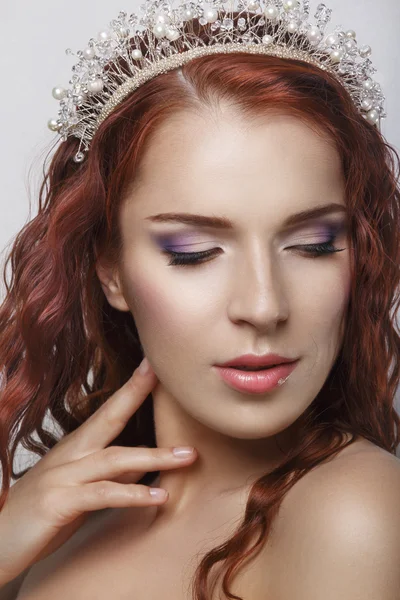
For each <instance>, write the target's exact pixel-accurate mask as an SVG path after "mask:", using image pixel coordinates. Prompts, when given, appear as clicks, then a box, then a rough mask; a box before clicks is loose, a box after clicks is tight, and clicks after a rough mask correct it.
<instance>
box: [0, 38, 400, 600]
mask: <svg viewBox="0 0 400 600" xmlns="http://www.w3.org/2000/svg"><path fill="white" fill-rule="evenodd" d="M304 43H305V45H306V44H307V41H306V40H305V42H304ZM121 64H123V63H122V62H121ZM221 101H226V102H228V103H230V104H231V105H232V106H235V107H236V108H238V109H240V110H241V111H242V114H243V115H244V116H245V117H247V118H249V119H252V118H258V117H260V116H264V115H271V114H273V113H274V111H276V113H279V112H283V111H284V112H286V113H290V114H293V115H295V116H297V117H298V118H299V119H303V120H304V121H306V122H307V123H308V124H309V125H310V126H311V127H314V128H315V130H317V131H319V132H323V133H324V135H326V136H328V137H329V138H330V139H331V140H332V141H333V142H334V143H335V144H336V148H337V150H338V152H339V153H340V157H341V161H342V166H343V172H344V175H345V181H346V187H345V194H346V205H347V210H348V219H349V225H350V235H351V242H352V253H351V271H352V278H351V288H350V296H349V303H348V307H347V313H346V322H347V328H346V331H345V334H344V339H343V343H342V347H341V349H340V353H339V355H338V358H337V360H336V361H335V364H334V365H333V367H332V369H331V372H330V373H329V376H328V378H327V380H326V382H325V383H324V385H323V387H322V389H321V390H320V392H319V393H318V395H317V396H316V398H315V399H314V400H313V402H312V403H311V405H310V406H309V407H308V409H307V410H306V411H305V412H304V414H303V415H302V416H301V422H302V433H301V436H300V440H301V441H300V442H299V444H298V445H297V446H296V447H295V448H293V449H291V451H290V452H289V453H287V455H286V456H285V460H284V462H282V464H280V465H279V466H278V467H277V468H276V469H274V470H273V471H272V472H270V473H268V474H266V475H265V476H263V477H261V478H259V479H258V480H257V481H256V482H255V483H254V484H253V485H252V487H251V490H250V493H249V497H248V500H247V505H246V510H245V513H244V516H243V520H242V522H241V523H240V524H239V526H238V527H237V530H236V532H235V533H234V535H233V536H232V537H231V538H230V539H229V540H227V541H226V542H225V543H223V544H221V545H220V546H218V547H217V548H215V549H213V550H212V551H210V552H208V553H207V554H206V555H205V556H204V557H203V558H202V560H201V561H200V562H199V565H198V567H197V570H196V572H195V576H194V578H193V581H192V584H193V590H192V591H193V597H194V598H195V600H207V598H209V596H208V593H207V589H208V584H207V580H208V578H209V577H210V571H211V568H212V567H213V566H214V565H216V564H217V563H219V562H221V563H222V565H221V566H223V567H225V571H224V576H223V582H222V587H223V591H224V593H225V594H226V596H227V597H229V598H231V599H235V600H243V599H242V598H240V597H239V596H236V595H233V594H232V593H231V592H230V591H229V589H228V586H229V585H230V579H231V577H232V576H233V575H234V573H235V571H236V570H237V569H238V568H239V567H240V565H241V564H242V562H243V561H245V560H246V559H247V557H248V556H249V555H250V554H252V553H253V552H255V551H256V550H257V549H258V548H259V547H260V546H261V545H262V544H264V543H265V541H266V539H267V537H268V535H269V532H270V530H271V527H272V523H273V520H274V517H276V515H277V512H278V510H279V507H280V505H281V503H282V500H283V498H284V496H285V494H286V493H287V492H288V491H289V490H290V488H291V487H292V486H294V485H295V484H296V482H297V481H298V480H299V479H300V478H301V477H303V476H304V475H305V474H306V473H308V472H309V471H310V470H311V469H313V468H314V467H315V466H317V465H319V464H321V463H322V462H323V461H326V460H327V459H329V458H330V457H332V456H333V455H335V454H336V453H338V452H339V451H340V450H342V449H343V448H344V447H346V446H347V445H349V444H350V443H352V442H353V441H354V439H355V437H356V436H363V437H364V438H366V439H367V440H370V441H371V442H372V443H373V444H375V445H377V446H379V447H380V448H383V449H385V450H386V451H388V452H390V453H392V454H395V453H396V449H397V446H398V444H399V416H398V414H397V413H396V410H395V406H394V401H395V394H396V389H397V386H398V383H399V379H400V365H399V354H400V337H399V332H398V331H396V312H397V310H398V307H399V303H400V299H399V269H400V228H399V218H400V211H399V208H400V206H399V200H400V190H399V188H398V187H397V186H398V183H397V182H398V172H399V164H400V161H399V156H398V154H397V153H396V150H395V149H394V148H393V147H392V146H391V145H390V144H388V143H387V142H386V141H385V140H384V138H383V136H382V134H381V133H380V132H379V131H378V129H377V128H376V127H375V126H374V125H372V124H370V123H369V122H368V121H366V120H365V119H364V118H363V117H362V115H361V114H360V113H359V112H358V109H357V108H356V107H355V105H354V103H353V101H352V99H351V97H350V95H349V93H348V92H347V91H346V89H345V88H344V87H343V86H342V85H341V84H340V83H339V82H338V81H337V80H336V79H335V78H334V77H333V76H332V75H330V74H329V73H327V72H326V71H323V70H322V69H318V68H316V67H314V66H313V65H311V64H308V63H305V62H302V61H299V60H292V59H281V58H276V57H271V56H261V55H250V54H246V53H243V54H242V53H239V54H235V55H232V54H227V55H211V56H205V57H201V58H197V59H195V60H192V61H190V62H189V63H188V64H185V65H184V66H182V68H180V69H176V70H173V71H170V72H168V73H164V74H161V75H159V76H157V77H156V78H154V79H152V80H150V81H147V82H146V83H145V84H143V85H142V86H141V87H139V88H138V89H137V90H135V91H134V92H132V93H131V94H130V95H129V96H128V97H127V98H125V99H124V101H123V102H122V103H121V104H120V105H119V106H118V107H117V108H116V109H115V110H114V111H113V112H112V114H111V115H109V117H108V118H107V119H106V120H105V121H104V122H103V123H102V124H101V125H100V127H99V129H98V131H97V132H96V135H95V137H94V138H93V140H92V143H91V148H90V151H89V153H88V156H87V158H86V161H85V162H83V163H80V164H77V163H75V162H74V161H73V160H72V158H73V155H74V154H75V153H76V151H77V140H76V139H75V138H73V137H69V138H68V139H67V140H66V141H64V142H62V143H61V144H60V145H59V147H58V148H57V150H56V152H55V153H54V155H53V156H52V159H51V161H50V164H49V165H48V166H47V167H44V173H43V175H44V178H43V181H42V183H41V186H40V193H39V208H38V213H37V216H35V217H34V218H33V219H32V220H30V221H29V222H28V223H27V224H26V225H25V226H24V227H23V228H22V229H21V231H20V232H19V233H18V234H17V236H16V238H15V240H14V241H13V245H12V248H11V250H10V251H9V254H8V256H7V260H6V262H5V265H4V273H3V279H4V283H5V286H6V290H7V291H6V296H5V299H4V301H3V303H2V305H1V307H0V367H1V381H0V459H1V467H2V475H3V478H2V489H1V495H0V510H1V508H2V507H3V505H4V503H5V500H6V497H7V494H8V490H9V488H10V484H11V477H12V478H14V479H19V478H20V477H22V476H23V475H24V474H25V473H26V472H27V471H29V469H30V468H31V467H28V468H26V469H24V470H22V471H19V472H15V471H14V456H15V452H16V448H17V445H18V444H20V443H21V444H22V446H23V447H24V448H25V449H27V450H29V451H31V452H33V453H36V454H38V455H39V456H40V457H42V456H44V455H45V454H46V452H47V451H48V450H50V449H51V448H52V447H53V446H54V445H55V444H57V443H58V441H59V439H60V438H58V437H57V436H56V435H54V434H53V433H52V432H51V431H49V430H48V429H46V428H45V427H44V419H45V416H46V413H48V416H49V417H50V418H51V419H52V420H53V422H54V423H56V424H57V425H58V426H59V428H60V431H61V437H62V436H63V435H65V434H68V433H70V432H71V431H74V430H75V429H76V428H78V427H79V426H80V425H81V424H82V423H83V422H84V421H85V420H86V419H87V418H88V417H89V416H90V415H91V414H92V413H93V412H94V411H96V410H97V409H98V408H99V406H100V405H101V404H103V403H104V402H105V401H106V400H107V398H109V397H110V396H111V395H112V394H113V393H114V392H115V391H116V390H117V389H118V388H120V387H121V386H122V385H123V384H124V383H125V382H126V381H127V380H128V379H129V378H130V377H131V375H132V372H133V370H134V369H135V368H136V367H137V366H138V365H139V363H140V361H141V360H142V358H143V352H142V347H141V344H140V341H139V336H138V332H137V329H136V326H135V323H134V320H133V317H132V314H131V313H130V312H121V311H118V310H116V309H114V308H113V307H112V306H111V305H110V304H109V303H108V301H107V299H106V297H105V295H104V293H103V290H102V288H101V285H100V282H99V280H98V277H97V274H96V270H95V264H96V261H97V259H98V258H99V257H101V256H103V255H105V254H106V255H107V256H108V257H109V258H110V260H112V261H118V260H119V257H120V255H121V249H122V242H121V236H120V232H119V229H118V211H119V207H120V206H121V202H123V200H124V198H125V196H126V192H127V190H128V189H129V186H131V185H132V181H133V182H134V181H135V178H136V177H138V173H139V168H140V159H141V157H142V156H143V154H144V151H145V149H146V146H147V145H148V144H149V143H151V139H152V133H153V132H154V130H156V129H157V126H159V125H160V124H162V123H163V122H164V121H166V120H168V119H169V117H170V116H172V115H174V114H177V113H179V112H181V111H188V110H189V111H190V110H194V111H199V110H201V111H204V110H207V109H210V108H215V107H218V104H219V102H221ZM9 263H11V280H10V282H9V283H8V282H7V273H6V271H7V267H8V266H9ZM347 434H350V438H348V436H347ZM35 437H36V439H35ZM346 439H347V441H346ZM110 445H118V446H139V445H146V446H149V447H154V446H155V445H156V440H155V432H154V423H153V405H152V395H151V394H149V396H148V397H147V398H146V399H145V401H144V403H143V404H142V405H141V406H140V407H139V409H138V411H137V412H136V413H135V414H134V415H133V416H132V418H131V419H130V421H129V422H128V424H127V426H126V427H125V429H124V430H123V431H122V432H121V434H120V435H119V436H118V437H117V438H116V439H115V440H113V442H112V443H111V444H110ZM158 474H159V472H152V473H146V474H145V475H144V477H143V478H142V479H141V480H140V481H139V483H142V484H148V483H149V482H151V481H153V480H154V478H155V477H157V475H158ZM254 536H256V542H255V544H254V545H253V546H250V547H249V542H250V541H251V540H252V539H253V538H254Z"/></svg>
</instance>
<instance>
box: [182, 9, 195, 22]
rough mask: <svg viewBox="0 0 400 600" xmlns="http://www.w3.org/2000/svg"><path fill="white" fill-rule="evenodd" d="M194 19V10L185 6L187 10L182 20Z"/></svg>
mask: <svg viewBox="0 0 400 600" xmlns="http://www.w3.org/2000/svg"><path fill="white" fill-rule="evenodd" d="M192 19H194V10H192V9H191V8H185V10H184V11H183V17H182V20H183V21H191V20H192Z"/></svg>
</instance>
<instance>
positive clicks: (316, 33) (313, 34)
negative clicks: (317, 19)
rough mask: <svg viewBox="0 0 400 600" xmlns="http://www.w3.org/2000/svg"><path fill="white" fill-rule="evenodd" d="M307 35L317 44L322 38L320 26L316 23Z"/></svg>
mask: <svg viewBox="0 0 400 600" xmlns="http://www.w3.org/2000/svg"><path fill="white" fill-rule="evenodd" d="M307 37H308V39H309V41H310V42H311V43H312V44H315V43H317V42H319V41H320V40H321V37H322V36H321V32H320V30H319V29H318V27H315V26H314V25H313V26H312V27H311V28H310V29H309V30H308V31H307Z"/></svg>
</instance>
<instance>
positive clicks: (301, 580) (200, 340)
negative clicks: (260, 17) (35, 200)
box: [0, 3, 400, 600]
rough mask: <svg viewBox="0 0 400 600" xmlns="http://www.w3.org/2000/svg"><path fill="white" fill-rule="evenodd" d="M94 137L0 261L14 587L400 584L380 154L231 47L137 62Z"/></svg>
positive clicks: (279, 589) (350, 112)
mask: <svg viewBox="0 0 400 600" xmlns="http://www.w3.org/2000/svg"><path fill="white" fill-rule="evenodd" d="M286 4H289V3H286ZM289 8H290V9H291V6H290V7H289ZM285 10H286V9H285ZM236 17H237V14H235V19H236ZM214 22H215V21H214ZM236 23H237V20H236V21H235V24H236ZM271 27H272V29H271V32H272V33H274V35H275V34H276V30H275V29H274V28H273V27H274V26H273V24H272V25H271ZM350 37H352V36H349V38H350ZM310 52H311V49H310ZM81 114H84V111H83V109H82V111H81ZM87 139H89V138H87ZM82 140H84V136H82V137H81V141H82ZM86 141H87V140H86ZM90 142H91V143H90V151H89V152H88V154H87V157H86V161H83V160H82V156H80V157H79V160H75V161H73V160H71V159H72V158H73V157H74V156H75V157H77V149H76V140H72V139H68V140H67V139H65V140H64V143H63V144H62V145H61V146H60V148H59V149H58V150H57V152H56V153H55V156H54V157H53V158H52V162H51V165H50V169H49V172H48V175H47V177H46V180H48V184H49V188H48V190H47V196H46V200H45V202H44V203H42V195H43V193H44V189H45V187H44V185H43V186H42V190H41V203H40V207H39V214H38V216H37V217H36V218H35V219H34V220H33V221H31V222H30V223H29V224H28V225H27V226H26V227H25V228H24V230H23V231H22V232H21V234H20V235H19V236H18V238H17V240H16V242H15V244H14V247H13V249H12V252H11V255H10V258H11V260H12V266H13V281H12V284H11V285H10V286H8V288H7V296H6V298H5V300H4V302H3V305H2V308H1V312H0V334H1V340H2V343H1V344H0V357H1V364H2V365H4V369H3V372H4V373H5V377H4V379H3V384H2V395H1V405H0V408H1V412H0V417H1V424H2V427H1V430H2V437H1V446H0V448H1V453H0V454H1V459H2V468H3V490H2V496H1V499H2V502H1V507H2V509H1V512H0V540H1V541H0V577H2V579H0V581H1V582H2V584H3V588H2V591H3V593H4V595H5V594H7V593H8V594H14V595H13V596H10V595H9V597H18V599H19V600H24V599H27V598H29V599H30V600H36V599H39V598H40V599H41V600H44V599H46V600H47V599H49V598H53V597H55V596H57V598H61V599H64V598H65V599H66V598H71V597H73V598H76V599H80V598H82V599H83V598H96V599H102V598H110V597H112V598H116V599H120V598H121V599H122V598H128V597H129V598H132V597H134V598H135V599H137V600H142V599H144V598H146V599H149V598H151V599H153V598H156V597H160V596H161V597H162V598H163V599H171V600H172V599H174V600H181V599H182V600H183V599H185V600H186V599H188V598H192V597H193V598H195V599H196V600H205V599H211V598H212V599H213V600H214V598H217V597H221V596H218V594H219V593H220V592H221V591H223V593H224V594H225V595H226V597H229V598H243V599H244V598H246V599H247V598H248V599H250V598H251V600H259V599H261V598H263V599H264V598H273V599H279V600H280V599H282V600H289V599H291V600H292V599H293V598H296V600H303V599H305V598H307V599H308V600H317V599H320V598H324V600H329V599H333V598H335V599H336V598H341V599H343V600H345V599H350V598H351V599H354V598H361V597H362V598H367V597H368V598H379V599H380V600H386V599H387V600H389V598H390V599H392V598H394V597H395V594H396V593H397V590H398V584H399V579H398V577H399V575H398V568H397V565H398V561H399V552H400V546H399V541H398V537H399V536H398V528H399V526H400V518H399V515H398V498H399V494H400V469H399V461H398V459H397V458H396V456H395V452H396V448H397V446H398V443H399V437H398V430H396V426H397V427H398V425H399V418H398V415H397V413H396V411H395V409H394V396H395V392H396V388H397V385H398V382H399V378H400V367H399V353H400V345H399V335H398V333H397V331H396V328H395V314H392V312H391V311H392V308H397V307H398V295H397V296H396V294H398V283H399V264H400V234H399V228H398V218H399V199H400V195H399V189H398V187H397V185H396V177H395V158H394V157H396V158H397V160H398V156H397V155H396V153H395V151H394V149H393V148H392V147H391V146H390V145H389V144H387V143H386V142H385V141H384V139H383V137H382V136H381V134H380V133H379V131H378V130H377V128H376V127H375V126H374V124H373V123H372V122H370V121H369V120H368V119H364V118H363V116H362V115H361V114H360V112H359V111H358V109H357V107H356V105H355V103H354V98H353V97H352V96H351V95H350V93H349V91H348V90H347V89H346V88H345V87H344V86H343V85H342V84H341V83H340V82H339V81H338V80H337V79H335V77H334V76H333V75H332V74H331V73H329V72H328V71H325V70H323V69H321V68H318V66H316V65H315V64H311V63H307V62H304V61H302V60H299V59H294V58H282V57H278V56H272V55H264V56H260V55H251V54H250V53H245V52H243V53H239V54H235V55H234V56H233V55H232V54H217V55H215V56H212V55H208V56H207V55H206V56H201V57H197V58H195V59H193V60H191V61H188V62H187V63H185V64H184V65H182V66H181V67H179V68H176V69H171V70H169V71H168V72H166V73H162V74H159V75H158V76H156V77H153V78H152V79H151V80H148V81H146V83H143V84H142V85H140V87H138V88H137V89H135V90H134V91H133V92H132V93H131V94H129V95H127V96H126V97H125V98H123V99H122V100H120V102H119V104H118V106H115V107H114V109H113V111H112V113H110V114H109V115H108V117H107V118H105V119H104V120H103V122H102V123H100V124H99V127H98V130H97V131H96V133H95V135H94V136H93V139H92V140H90ZM390 151H392V152H393V155H394V156H392V154H391V153H390ZM249 355H251V356H250V357H249ZM144 357H146V358H145V360H144V362H143V363H142V364H144V365H145V366H146V364H147V365H148V366H149V369H148V371H147V373H144V374H143V373H141V372H140V370H138V369H137V367H138V365H139V363H141V361H142V359H143V358H144ZM257 358H258V360H256V359H257ZM235 359H236V360H235ZM284 360H285V361H286V363H288V364H286V366H279V367H276V368H273V367H271V366H270V365H271V364H278V363H279V364H280V363H282V361H284ZM233 362H234V365H233V367H232V366H231V367H229V365H232V364H233ZM224 364H225V367H224ZM226 365H228V366H226ZM255 365H256V366H255ZM391 366H392V369H391V372H390V377H388V375H389V367H391ZM263 367H264V368H263ZM266 367H267V368H266ZM259 369H261V370H262V373H259V374H258V375H257V374H256V370H259ZM245 370H247V371H249V370H250V371H251V372H250V373H248V374H244V371H245ZM132 372H133V375H132ZM47 410H49V411H50V414H51V416H52V418H53V419H54V420H55V421H56V422H57V423H58V425H59V426H60V428H61V437H60V438H59V439H57V438H56V437H55V436H54V435H53V434H52V433H51V432H50V431H48V430H47V429H45V428H44V427H43V420H44V416H45V413H46V411H47ZM17 426H18V427H17ZM17 429H18V434H17V435H16V436H15V440H13V442H12V443H11V438H12V433H13V432H14V431H17ZM34 430H37V433H38V436H39V438H40V443H38V440H35V439H34V438H33V437H32V433H33V431H34ZM20 441H22V442H23V444H24V447H26V448H28V449H30V450H33V451H35V452H37V453H38V454H39V455H40V456H41V458H40V460H39V461H38V462H37V464H35V465H34V466H33V467H30V468H28V469H25V470H24V471H23V472H20V473H14V470H13V468H12V458H13V456H14V453H15V448H16V445H17V444H18V443H19V442H20ZM177 446H184V447H185V446H192V447H194V448H195V451H194V452H193V453H192V454H190V453H189V454H183V455H181V456H180V457H175V456H174V454H173V452H172V449H173V448H174V447H177ZM11 475H12V476H14V477H16V478H17V481H16V483H15V484H14V485H13V486H12V487H11V488H10V477H11ZM150 486H151V487H152V488H156V489H161V490H166V491H167V494H166V495H165V494H164V496H159V497H157V495H154V496H152V495H151V494H150V493H149V487H150ZM377 561H379V563H378V568H376V564H377ZM21 584H22V585H21ZM18 589H19V592H18ZM11 590H13V591H11ZM0 591H1V590H0ZM17 594H18V596H17Z"/></svg>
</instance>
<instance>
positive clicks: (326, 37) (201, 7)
mask: <svg viewBox="0 0 400 600" xmlns="http://www.w3.org/2000/svg"><path fill="white" fill-rule="evenodd" d="M174 3H175V0H170V1H168V0H146V1H145V3H144V4H142V5H141V6H140V10H141V15H140V17H139V16H137V15H136V14H134V13H132V14H131V15H129V17H128V15H127V13H126V12H124V11H121V12H120V13H119V15H118V18H117V19H114V20H113V21H111V23H110V25H109V29H108V30H106V31H101V32H100V33H99V34H98V36H97V39H93V38H92V39H90V40H89V42H88V45H87V47H86V48H85V49H84V50H79V51H78V52H77V53H76V54H75V53H74V52H72V50H71V49H70V48H67V50H66V51H65V52H66V54H75V55H76V56H77V57H78V58H79V62H78V63H77V64H76V65H74V66H73V67H72V71H73V75H72V78H71V80H70V81H69V83H70V84H71V85H72V88H71V89H65V88H62V87H55V88H53V91H52V94H53V97H54V98H55V99H56V100H59V105H60V108H59V113H58V118H56V119H50V120H49V121H48V127H49V129H50V130H51V131H56V132H58V134H59V135H60V136H61V139H62V141H65V140H66V139H67V137H68V136H70V135H73V136H75V137H76V138H78V139H79V140H80V143H79V147H78V149H77V152H76V154H75V155H74V157H73V160H74V161H75V162H77V163H80V162H82V161H83V160H84V158H85V153H87V152H88V150H89V146H90V142H91V140H92V138H93V136H94V135H95V133H96V131H97V129H98V127H99V126H100V124H101V123H102V122H103V121H104V119H106V118H107V116H108V115H109V114H110V113H111V112H112V111H113V110H114V108H115V107H116V106H117V105H118V104H119V103H120V102H121V101H122V100H123V99H124V98H125V97H126V96H127V95H128V94H129V93H130V92H132V91H133V90H135V89H136V88H138V87H139V86H140V85H141V84H143V83H145V82H146V81H148V80H149V79H152V78H153V77H156V76H157V75H159V74H160V73H166V72H167V71H170V70H172V69H175V68H177V67H180V66H181V65H183V64H185V63H186V62H188V61H189V60H191V59H193V58H197V57H199V56H204V55H207V54H215V53H220V54H221V53H222V54H225V53H231V52H248V53H250V54H268V55H272V56H278V57H281V58H292V59H293V58H294V59H297V60H302V61H305V62H308V63H311V64H313V65H316V66H317V67H319V68H321V69H323V70H325V71H328V72H329V73H331V74H332V75H334V76H335V77H336V78H337V79H338V80H339V81H340V82H341V83H342V85H343V86H344V87H345V88H346V89H347V90H348V92H349V94H350V96H351V98H352V100H353V101H354V104H355V105H356V106H357V108H358V109H359V111H360V112H361V114H362V116H363V117H364V118H365V119H366V120H368V121H369V122H370V123H372V124H373V125H376V126H377V127H378V129H379V130H380V119H383V118H385V117H386V113H385V112H384V108H383V102H384V100H385V96H384V95H383V94H382V91H381V87H380V85H379V83H378V82H376V81H374V80H373V79H372V78H371V75H373V73H375V72H376V69H375V68H374V67H373V66H372V63H371V60H370V59H369V58H368V57H369V56H370V54H371V47H370V46H361V47H358V45H357V41H356V32H355V31H353V30H347V31H346V30H344V29H343V27H342V26H341V25H339V26H337V27H336V28H335V29H334V30H333V31H331V32H330V33H325V28H326V26H327V24H328V22H329V21H330V17H331V13H332V10H331V9H329V8H327V7H326V6H325V4H318V6H317V10H316V13H315V15H314V19H315V20H316V23H314V24H312V23H310V22H309V21H308V19H309V12H310V7H309V4H310V3H309V1H308V0H302V1H301V2H300V1H299V0H286V1H281V0H275V1H274V2H271V1H270V0H266V2H260V1H258V0H247V1H246V0H229V1H228V2H227V1H225V2H224V0H211V1H210V2H208V3H207V4H205V3H203V2H185V1H181V2H179V5H178V7H176V8H175V7H174ZM224 5H229V7H225V6H224Z"/></svg>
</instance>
